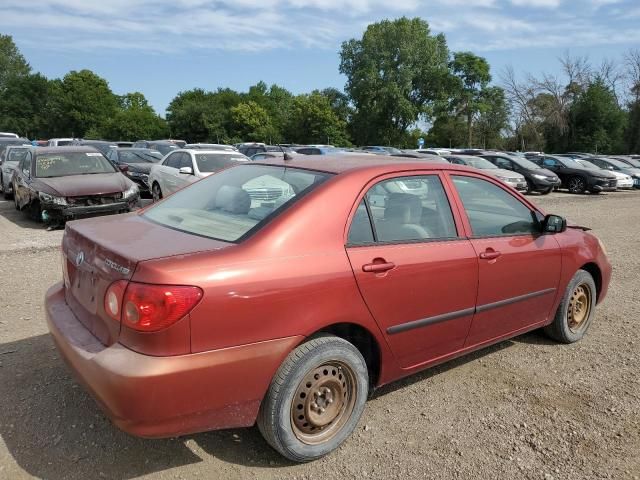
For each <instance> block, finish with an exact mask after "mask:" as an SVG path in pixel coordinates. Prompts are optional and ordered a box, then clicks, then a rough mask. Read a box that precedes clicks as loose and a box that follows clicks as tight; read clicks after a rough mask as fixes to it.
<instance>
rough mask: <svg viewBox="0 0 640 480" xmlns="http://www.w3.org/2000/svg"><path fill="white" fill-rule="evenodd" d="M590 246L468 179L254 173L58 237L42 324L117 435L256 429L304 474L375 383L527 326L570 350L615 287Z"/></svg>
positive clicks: (596, 246) (334, 168) (464, 175)
mask: <svg viewBox="0 0 640 480" xmlns="http://www.w3.org/2000/svg"><path fill="white" fill-rule="evenodd" d="M408 184H410V185H412V188H407V185H408ZM255 185H260V189H256V188H254V186H255ZM413 187H419V188H413ZM264 192H268V193H269V194H268V195H266V194H265V193H264ZM586 230H587V229H586V228H584V227H577V226H573V225H570V226H567V222H566V220H565V219H564V218H562V217H560V216H556V215H546V214H545V213H544V212H542V211H541V210H540V209H539V208H537V207H536V206H535V205H533V204H532V203H530V202H529V201H528V200H527V199H526V198H524V197H522V196H521V195H520V194H519V193H517V192H516V191H515V190H513V189H512V188H510V187H508V186H506V185H504V184H502V183H501V182H500V181H499V180H498V179H496V178H495V177H491V176H489V175H486V174H485V173H483V172H482V171H479V170H475V169H470V168H468V167H463V166H456V165H447V164H441V163H429V162H423V161H407V160H405V159H402V160H397V161H396V160H390V159H389V157H380V158H371V157H370V156H366V158H365V157H362V158H357V157H348V158H347V157H344V156H340V157H330V156H324V157H322V159H320V157H313V156H298V157H296V158H295V159H294V160H288V159H272V160H271V161H265V162H251V163H250V164H242V165H237V166H233V167H231V168H228V169H226V170H223V171H221V172H219V173H216V174H214V175H212V176H210V177H208V178H206V179H203V180H201V181H200V182H197V183H194V184H193V185H191V186H189V187H187V188H185V189H183V190H181V191H179V192H177V193H175V194H174V195H172V196H170V197H168V198H165V199H164V200H163V201H161V202H159V203H157V204H154V205H152V206H150V207H147V208H146V209H143V210H141V211H138V212H135V213H130V214H126V215H121V216H117V217H102V218H95V219H89V220H83V221H76V222H70V223H67V225H66V230H65V234H64V238H63V244H62V252H63V256H62V271H63V273H62V281H61V282H60V283H59V284H57V285H55V286H53V287H52V288H51V289H50V290H49V291H48V292H47V295H46V312H47V320H48V324H49V328H50V331H51V334H52V336H53V338H54V340H55V343H56V345H57V347H58V350H59V351H60V353H61V355H62V357H63V358H64V359H65V360H66V362H67V363H68V365H69V366H70V368H71V370H72V371H73V372H74V373H75V374H76V376H77V378H78V379H79V380H80V382H81V383H82V384H84V386H85V387H86V388H87V390H88V391H89V392H90V393H91V395H92V396H93V397H94V398H95V399H96V401H97V402H98V404H99V405H100V406H101V407H102V408H103V409H104V411H105V412H106V414H107V415H108V416H109V417H110V418H111V419H112V420H113V422H114V423H115V424H116V425H117V426H118V427H120V428H121V429H123V430H125V431H127V432H129V433H131V434H134V435H138V436H143V437H168V436H176V435H182V434H189V433H193V432H200V431H206V430H212V429H222V428H235V427H250V426H252V425H254V424H257V426H258V428H259V429H260V431H261V432H262V434H263V436H264V437H265V439H266V441H267V442H268V443H269V444H270V445H271V446H272V447H273V448H275V449H276V450H277V451H278V452H280V453H281V454H282V455H284V456H285V457H287V458H289V459H291V460H294V461H309V460H313V459H316V458H319V457H321V456H323V455H325V454H327V453H329V452H331V451H332V450H334V449H336V448H337V447H339V446H340V444H342V443H343V442H344V441H345V440H346V439H347V438H348V437H349V435H350V434H351V433H352V431H353V430H354V428H355V427H356V425H357V423H358V420H359V418H360V416H361V414H362V412H363V408H364V404H365V401H366V398H367V396H368V395H369V393H370V392H371V391H372V390H373V389H375V388H377V387H379V386H381V385H384V384H386V383H389V382H392V381H394V380H397V379H399V378H401V377H404V376H407V375H410V374H412V373H415V372H418V371H420V370H423V369H425V368H427V367H430V366H432V365H435V364H439V363H442V362H444V361H446V360H449V359H452V358H455V357H458V356H460V355H463V354H465V353H468V352H471V351H474V350H477V349H480V348H483V347H486V346H488V345H491V344H494V343H497V342H500V341H502V340H505V339H507V338H510V337H513V336H516V335H520V334H522V333H524V332H527V331H531V330H534V329H540V328H542V329H544V330H545V332H546V333H547V334H548V335H549V336H550V337H551V338H553V339H555V340H557V341H559V342H563V343H572V342H576V341H578V340H580V339H581V338H582V337H583V336H584V334H585V332H586V331H587V329H588V328H589V325H590V324H591V323H592V321H593V319H594V312H595V309H596V305H597V304H599V303H600V302H602V300H603V299H604V298H605V296H606V294H607V288H608V285H609V280H610V276H611V265H610V263H609V261H608V260H607V257H606V254H605V251H604V248H603V246H602V244H601V243H600V241H599V240H598V239H597V238H596V237H595V236H593V235H592V234H590V233H589V232H587V231H586Z"/></svg>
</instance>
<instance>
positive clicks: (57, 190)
mask: <svg viewBox="0 0 640 480" xmlns="http://www.w3.org/2000/svg"><path fill="white" fill-rule="evenodd" d="M32 185H33V187H34V188H35V189H36V190H39V191H43V192H45V193H49V194H51V195H57V196H60V197H79V196H86V195H101V194H105V193H115V192H124V191H125V190H127V189H128V188H129V187H130V186H131V185H132V184H131V180H129V179H127V177H125V176H124V175H123V174H121V173H120V172H114V173H97V174H95V175H69V176H66V177H53V178H36V179H34V181H33V183H32Z"/></svg>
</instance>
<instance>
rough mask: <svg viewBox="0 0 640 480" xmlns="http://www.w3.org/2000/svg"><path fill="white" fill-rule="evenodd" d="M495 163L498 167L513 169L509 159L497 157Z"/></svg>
mask: <svg viewBox="0 0 640 480" xmlns="http://www.w3.org/2000/svg"><path fill="white" fill-rule="evenodd" d="M493 163H495V164H496V167H498V168H504V169H505V170H513V164H512V163H511V161H510V160H507V159H506V158H500V157H495V159H494V162H493Z"/></svg>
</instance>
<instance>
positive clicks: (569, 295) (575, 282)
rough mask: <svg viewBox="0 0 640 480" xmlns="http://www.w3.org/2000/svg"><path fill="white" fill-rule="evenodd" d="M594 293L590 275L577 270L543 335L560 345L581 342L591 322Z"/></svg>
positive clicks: (594, 289)
mask: <svg viewBox="0 0 640 480" xmlns="http://www.w3.org/2000/svg"><path fill="white" fill-rule="evenodd" d="M596 292H597V291H596V284H595V282H594V281H593V277H592V276H591V274H590V273H589V272H587V271H585V270H578V271H577V272H576V274H575V275H574V276H573V278H572V279H571V281H570V282H569V285H568V286H567V289H566V290H565V292H564V296H563V297H562V302H561V303H560V306H559V307H558V311H557V312H556V316H555V318H554V319H553V322H552V323H551V324H550V325H548V326H547V327H545V329H544V331H545V333H546V334H547V335H548V336H549V337H551V338H552V339H554V340H556V341H557V342H561V343H574V342H577V341H578V340H581V339H582V337H583V336H584V334H585V333H586V332H587V329H588V328H589V325H590V324H591V321H592V320H593V315H594V311H595V307H596Z"/></svg>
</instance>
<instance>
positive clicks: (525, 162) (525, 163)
mask: <svg viewBox="0 0 640 480" xmlns="http://www.w3.org/2000/svg"><path fill="white" fill-rule="evenodd" d="M510 158H511V160H512V161H513V162H514V163H517V164H518V165H520V166H521V167H522V168H526V169H529V170H538V169H539V168H540V165H536V164H535V163H533V162H532V161H531V160H527V159H526V158H523V157H510Z"/></svg>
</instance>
